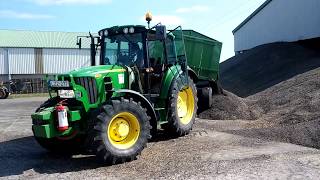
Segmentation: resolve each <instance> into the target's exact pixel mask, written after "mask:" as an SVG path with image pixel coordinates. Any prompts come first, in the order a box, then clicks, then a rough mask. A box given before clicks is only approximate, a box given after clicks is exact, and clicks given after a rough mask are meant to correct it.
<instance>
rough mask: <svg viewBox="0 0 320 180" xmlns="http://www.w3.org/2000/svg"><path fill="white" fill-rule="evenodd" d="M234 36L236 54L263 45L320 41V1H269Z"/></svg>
mask: <svg viewBox="0 0 320 180" xmlns="http://www.w3.org/2000/svg"><path fill="white" fill-rule="evenodd" d="M232 32H233V34H234V50H235V52H236V54H237V53H239V52H241V51H244V50H248V49H251V48H253V47H256V46H259V45H262V44H267V43H272V42H293V41H298V40H304V39H312V38H317V37H320V0H267V1H265V2H264V3H263V4H262V5H261V6H260V7H259V8H258V9H257V10H256V11H254V12H253V13H252V14H251V15H250V16H249V17H248V18H246V19H245V20H244V21H243V22H242V23H241V24H240V25H239V26H238V27H236V28H235V29H234V30H233V31H232Z"/></svg>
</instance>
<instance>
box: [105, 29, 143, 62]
mask: <svg viewBox="0 0 320 180" xmlns="http://www.w3.org/2000/svg"><path fill="white" fill-rule="evenodd" d="M104 42H105V53H104V54H105V57H104V64H106V65H108V64H112V65H113V64H120V65H127V66H133V65H136V66H138V67H143V65H144V53H143V43H142V34H141V33H135V34H119V35H112V36H108V37H106V38H105V41H104Z"/></svg>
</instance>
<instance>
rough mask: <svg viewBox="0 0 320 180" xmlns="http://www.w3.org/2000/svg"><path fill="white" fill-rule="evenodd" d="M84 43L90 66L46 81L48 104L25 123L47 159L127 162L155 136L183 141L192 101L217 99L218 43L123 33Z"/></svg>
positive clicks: (158, 29) (116, 30) (184, 34)
mask: <svg viewBox="0 0 320 180" xmlns="http://www.w3.org/2000/svg"><path fill="white" fill-rule="evenodd" d="M149 20H150V19H149ZM81 38H83V37H79V39H78V45H79V46H80V47H81ZM89 38H91V64H92V66H90V67H84V68H80V69H75V70H73V71H71V72H68V73H65V74H59V75H56V76H55V77H54V78H52V79H49V80H48V86H49V91H50V98H49V99H48V100H47V101H46V102H44V103H43V104H42V105H41V106H40V107H39V108H38V109H37V110H36V112H35V113H33V114H32V115H31V117H32V122H33V125H32V131H33V133H34V136H35V139H36V140H37V141H38V143H39V144H40V145H41V146H43V147H44V148H46V149H48V150H50V151H53V152H59V153H75V152H81V151H82V150H89V151H90V152H93V153H94V154H95V155H96V156H97V158H98V160H101V161H102V162H106V163H111V164H116V163H122V162H126V161H131V160H133V159H135V158H136V156H137V155H138V154H140V153H141V151H142V150H143V149H144V147H145V146H146V143H147V141H148V140H149V139H150V138H151V137H154V136H157V130H158V128H162V129H163V130H164V131H165V132H166V133H170V134H174V135H175V136H183V135H186V134H188V133H189V132H190V130H191V129H192V126H193V124H194V121H195V116H196V112H197V109H198V103H197V102H198V98H199V101H202V103H199V104H201V106H200V108H201V107H202V106H210V105H211V104H210V103H211V95H212V91H213V92H216V93H218V92H219V89H220V88H219V87H218V73H219V56H220V49H221V43H220V42H218V41H216V40H214V39H211V38H209V37H206V36H204V35H202V34H200V33H197V32H195V31H182V30H181V27H177V28H176V29H174V30H171V31H167V30H166V27H165V26H163V25H156V26H155V27H152V28H146V27H145V26H133V25H127V26H114V27H111V28H105V29H102V30H100V31H99V36H92V35H91V34H90V36H89ZM98 49H99V50H100V59H99V60H100V65H95V62H96V59H95V57H96V52H97V50H98ZM197 91H198V92H197Z"/></svg>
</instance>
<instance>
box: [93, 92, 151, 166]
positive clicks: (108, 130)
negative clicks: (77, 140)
mask: <svg viewBox="0 0 320 180" xmlns="http://www.w3.org/2000/svg"><path fill="white" fill-rule="evenodd" d="M150 119H151V118H150V117H149V116H148V115H147V109H146V108H144V107H142V106H141V103H139V102H135V101H134V100H133V99H132V98H130V99H125V98H121V99H120V100H111V102H109V103H107V104H105V105H104V106H103V107H102V109H101V111H100V113H99V115H98V116H97V117H96V118H95V119H94V120H93V123H92V124H91V125H90V126H91V128H90V129H89V136H88V137H89V146H90V149H91V150H92V151H93V152H94V153H95V154H96V156H97V158H98V161H100V162H102V163H107V164H118V163H123V162H128V161H132V160H134V159H136V157H137V156H138V155H139V154H140V153H141V151H142V150H143V149H144V148H145V147H146V145H147V142H148V140H149V139H151V135H150V129H151V128H152V127H151V125H150V122H149V121H150Z"/></svg>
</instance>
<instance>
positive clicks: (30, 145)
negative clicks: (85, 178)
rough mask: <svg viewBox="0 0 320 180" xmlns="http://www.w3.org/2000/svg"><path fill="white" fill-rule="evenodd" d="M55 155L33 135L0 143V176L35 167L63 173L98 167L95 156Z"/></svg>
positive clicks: (49, 172)
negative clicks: (43, 146)
mask: <svg viewBox="0 0 320 180" xmlns="http://www.w3.org/2000/svg"><path fill="white" fill-rule="evenodd" d="M79 156H81V157H74V156H73V157H71V156H69V157H68V156H61V155H54V154H51V153H49V152H47V151H46V150H44V149H43V148H41V147H40V146H39V145H38V144H37V142H36V141H35V140H34V138H33V137H32V136H30V137H23V138H18V139H13V140H10V141H5V142H1V143H0V160H1V162H2V163H0V177H4V176H11V175H20V174H23V172H24V171H27V170H30V169H33V170H34V171H36V172H38V173H48V174H51V173H63V172H70V171H79V170H83V169H92V168H96V167H97V166H98V164H97V163H96V158H95V156H89V155H83V156H82V155H79Z"/></svg>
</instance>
